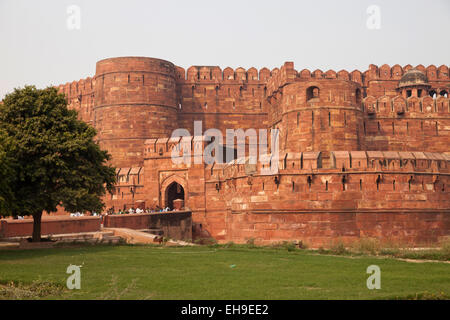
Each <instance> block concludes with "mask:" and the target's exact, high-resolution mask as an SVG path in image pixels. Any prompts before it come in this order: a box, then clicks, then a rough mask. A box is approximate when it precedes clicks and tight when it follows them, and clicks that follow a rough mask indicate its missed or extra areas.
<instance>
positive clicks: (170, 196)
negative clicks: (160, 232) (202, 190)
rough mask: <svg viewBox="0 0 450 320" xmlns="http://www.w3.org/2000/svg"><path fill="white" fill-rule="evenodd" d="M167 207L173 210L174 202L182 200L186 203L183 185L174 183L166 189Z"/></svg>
mask: <svg viewBox="0 0 450 320" xmlns="http://www.w3.org/2000/svg"><path fill="white" fill-rule="evenodd" d="M165 199H166V201H165V203H164V205H165V207H169V208H170V210H173V201H174V200H176V199H181V200H183V201H185V197H184V188H183V186H182V185H181V184H179V183H178V182H176V181H174V182H172V183H171V184H170V185H169V186H168V187H167V188H166V194H165Z"/></svg>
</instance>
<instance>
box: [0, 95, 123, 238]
mask: <svg viewBox="0 0 450 320" xmlns="http://www.w3.org/2000/svg"><path fill="white" fill-rule="evenodd" d="M0 131H4V135H5V136H6V137H5V138H4V139H2V141H3V143H2V145H3V146H2V149H3V150H4V153H5V155H4V157H5V159H13V161H10V162H8V161H6V162H5V164H4V165H5V166H6V167H5V168H6V171H9V172H10V173H11V174H10V176H12V177H10V178H9V186H10V188H9V190H10V191H11V192H9V195H8V193H7V194H6V195H5V199H4V200H3V202H4V204H3V207H4V209H6V210H5V211H4V213H5V214H6V215H13V216H17V215H19V214H20V215H32V216H33V221H34V223H33V241H40V239H41V218H42V212H43V211H46V212H49V213H51V212H56V210H57V206H58V205H61V206H62V207H64V208H65V209H66V210H67V211H70V212H74V211H82V212H83V211H91V212H92V211H100V210H102V208H103V207H104V204H103V202H102V200H101V197H102V196H104V195H105V194H106V192H107V191H108V192H112V191H113V189H114V184H115V169H114V168H112V167H111V166H109V165H108V164H107V161H108V160H109V159H110V156H109V154H108V153H107V152H106V151H103V150H101V149H100V147H99V145H98V144H97V143H96V142H95V141H94V137H95V135H96V131H95V129H94V128H92V127H91V126H89V125H88V124H86V123H85V122H83V121H80V120H78V119H77V112H76V111H74V110H69V109H68V108H67V101H66V99H65V97H64V95H63V94H60V93H58V91H57V89H56V88H52V87H49V88H46V89H43V90H39V89H36V88H35V87H34V86H26V87H25V88H23V89H15V90H14V92H13V93H11V94H8V95H6V96H5V99H4V100H3V104H1V105H0ZM0 150H1V149H0Z"/></svg>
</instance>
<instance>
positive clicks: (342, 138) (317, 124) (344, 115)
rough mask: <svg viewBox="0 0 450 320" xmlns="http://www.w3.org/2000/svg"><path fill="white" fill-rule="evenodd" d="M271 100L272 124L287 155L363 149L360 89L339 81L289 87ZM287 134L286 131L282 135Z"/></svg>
mask: <svg viewBox="0 0 450 320" xmlns="http://www.w3.org/2000/svg"><path fill="white" fill-rule="evenodd" d="M274 96H275V97H272V98H271V104H272V108H271V111H270V113H269V116H270V117H271V119H272V121H271V125H272V126H273V127H277V128H279V129H280V136H281V139H280V147H281V148H282V149H284V150H285V151H287V152H304V151H322V152H328V151H334V150H361V149H364V133H363V131H364V128H363V110H362V108H361V87H360V85H359V84H358V83H355V82H352V81H345V80H337V79H314V80H313V81H300V82H294V83H291V84H288V85H286V86H284V87H283V89H282V91H278V92H276V93H275V94H274ZM283 131H284V132H283Z"/></svg>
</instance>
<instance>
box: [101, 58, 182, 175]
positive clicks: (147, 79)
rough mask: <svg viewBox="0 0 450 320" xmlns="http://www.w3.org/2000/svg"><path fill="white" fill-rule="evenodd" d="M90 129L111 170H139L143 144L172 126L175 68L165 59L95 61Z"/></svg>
mask: <svg viewBox="0 0 450 320" xmlns="http://www.w3.org/2000/svg"><path fill="white" fill-rule="evenodd" d="M95 83H96V85H95V106H94V118H93V123H94V127H95V128H96V129H97V130H98V134H97V139H98V141H99V143H100V145H101V147H102V148H104V149H106V150H108V151H109V153H110V154H111V155H112V164H113V165H114V166H116V167H119V168H120V167H134V166H142V165H143V149H144V142H145V140H146V139H149V138H160V137H167V136H170V135H171V133H172V131H173V130H174V129H175V128H176V126H177V109H176V82H175V66H174V65H173V64H172V63H170V62H168V61H165V60H160V59H154V58H145V57H121V58H111V59H105V60H101V61H99V62H97V67H96V74H95Z"/></svg>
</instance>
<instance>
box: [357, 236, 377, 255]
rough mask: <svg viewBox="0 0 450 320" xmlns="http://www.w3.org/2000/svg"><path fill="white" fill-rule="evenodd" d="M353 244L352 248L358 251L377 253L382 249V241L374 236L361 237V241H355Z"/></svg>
mask: <svg viewBox="0 0 450 320" xmlns="http://www.w3.org/2000/svg"><path fill="white" fill-rule="evenodd" d="M352 245H353V246H352V249H353V250H354V251H355V252H356V253H362V254H373V255H375V254H377V253H378V252H380V250H381V244H380V242H379V241H378V240H377V239H374V238H361V239H360V240H359V241H355V242H353V244H352Z"/></svg>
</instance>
